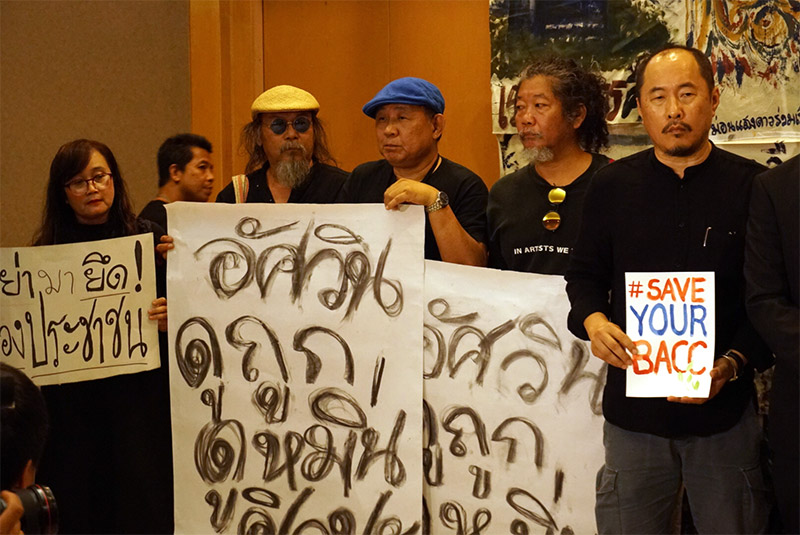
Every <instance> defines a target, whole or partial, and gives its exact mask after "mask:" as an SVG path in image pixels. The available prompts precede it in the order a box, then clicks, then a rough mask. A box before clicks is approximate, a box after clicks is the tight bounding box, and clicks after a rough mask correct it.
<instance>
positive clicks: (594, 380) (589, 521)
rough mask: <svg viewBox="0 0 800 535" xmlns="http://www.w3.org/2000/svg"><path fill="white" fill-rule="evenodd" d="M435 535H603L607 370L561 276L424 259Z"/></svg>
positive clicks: (428, 456)
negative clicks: (577, 319)
mask: <svg viewBox="0 0 800 535" xmlns="http://www.w3.org/2000/svg"><path fill="white" fill-rule="evenodd" d="M425 303H426V311H425V360H424V370H425V405H424V407H425V414H424V421H425V432H424V434H423V448H424V449H423V463H424V470H425V480H426V485H425V500H426V507H427V514H426V518H427V519H429V520H428V521H429V522H430V532H431V533H442V534H444V533H448V534H449V533H461V534H466V533H516V534H524V533H531V534H532V533H545V532H546V533H553V534H558V533H560V534H567V533H595V532H596V527H595V519H594V507H593V504H594V500H595V492H594V481H595V474H596V473H597V470H598V469H599V468H600V466H602V464H603V417H602V416H601V415H600V413H601V407H600V400H601V396H602V390H603V385H604V384H605V371H606V370H605V364H604V363H603V362H602V361H600V359H597V358H594V357H591V355H590V353H589V348H588V346H587V344H586V343H585V342H583V341H581V340H578V339H576V338H575V337H573V336H572V335H571V334H570V333H569V331H568V330H567V313H568V312H569V301H568V300H567V296H566V292H565V283H564V279H563V278H562V277H558V276H552V275H535V274H529V273H516V272H510V271H496V270H489V269H481V268H471V267H465V266H457V265H453V264H444V263H440V262H426V268H425Z"/></svg>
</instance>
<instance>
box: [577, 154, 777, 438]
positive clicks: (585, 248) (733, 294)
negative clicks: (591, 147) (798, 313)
mask: <svg viewBox="0 0 800 535" xmlns="http://www.w3.org/2000/svg"><path fill="white" fill-rule="evenodd" d="M763 169H764V168H763V166H761V165H760V164H758V163H756V162H754V161H752V160H746V159H744V158H741V157H739V156H736V155H734V154H731V153H729V152H726V151H723V150H721V149H719V148H717V147H713V148H712V150H711V153H710V154H709V156H708V158H706V160H705V161H703V162H702V163H700V164H699V165H697V166H694V167H690V168H688V169H686V171H685V173H684V177H683V179H681V178H680V177H678V176H677V175H676V174H675V173H674V172H673V171H672V169H670V168H669V167H667V166H666V165H664V164H662V163H661V162H659V161H658V159H657V158H656V157H655V154H654V152H653V149H650V150H646V151H643V152H640V153H637V154H634V155H632V156H629V157H627V158H624V159H622V160H619V161H617V162H614V163H612V164H610V165H608V166H606V167H604V168H603V169H601V170H600V171H598V172H597V174H596V175H595V177H594V180H593V182H592V185H591V186H590V188H589V191H588V193H587V197H586V201H585V204H584V215H583V222H582V226H581V232H580V235H579V238H578V242H577V244H576V246H575V250H574V251H573V253H572V255H571V258H570V264H569V267H568V269H567V274H566V279H567V293H568V294H569V298H570V302H571V305H572V310H571V311H570V314H569V320H568V321H569V328H570V330H571V331H572V332H573V333H574V334H575V335H576V336H579V337H581V338H583V339H588V336H587V334H586V330H585V328H584V326H583V321H584V320H585V319H586V317H587V316H589V315H590V314H592V313H594V312H603V313H604V314H606V316H608V318H609V319H610V320H611V321H612V322H614V323H616V324H617V325H619V326H620V327H621V328H622V329H623V330H625V291H624V289H625V288H624V285H625V273H626V272H635V271H643V272H648V271H691V272H696V271H713V272H715V278H716V326H715V327H716V347H715V349H714V354H715V355H720V354H721V353H723V352H724V351H726V350H728V349H737V350H739V351H740V352H741V353H743V354H744V355H745V356H746V357H747V358H748V359H749V360H750V362H751V363H752V364H753V365H755V366H757V367H759V368H765V367H767V366H768V365H769V360H770V356H769V352H768V350H766V346H765V345H764V343H763V341H762V340H761V338H760V337H759V336H758V335H757V334H756V332H755V331H754V330H753V327H752V325H751V324H750V322H749V321H748V320H747V316H746V314H745V309H744V278H743V274H742V266H743V260H744V233H745V227H746V223H747V209H748V203H749V197H750V188H751V184H752V180H753V177H754V176H755V175H756V174H757V173H759V172H760V171H762V170H763ZM609 292H610V298H609ZM752 394H753V384H752V369H751V367H750V366H748V368H747V370H746V371H744V372H743V377H742V379H741V380H739V381H735V382H732V383H727V384H726V385H725V386H724V387H723V389H722V390H721V391H720V393H719V394H718V395H717V396H716V397H715V398H714V399H712V400H710V401H709V402H707V403H705V404H703V405H685V404H678V403H670V402H668V401H666V399H664V398H626V397H625V370H622V369H620V368H616V367H609V372H608V379H607V382H606V388H605V392H604V396H603V413H604V415H605V417H606V419H607V420H608V421H609V422H611V423H613V424H614V425H617V426H619V427H622V428H624V429H627V430H630V431H638V432H647V433H653V434H656V435H661V436H683V435H700V436H705V435H709V434H713V433H716V432H720V431H724V430H726V429H728V428H730V427H731V426H733V425H734V424H735V423H736V422H737V421H738V420H739V417H740V416H741V414H742V411H743V410H744V407H745V406H746V404H747V403H748V402H750V401H751V399H752Z"/></svg>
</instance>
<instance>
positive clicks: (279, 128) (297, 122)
mask: <svg viewBox="0 0 800 535" xmlns="http://www.w3.org/2000/svg"><path fill="white" fill-rule="evenodd" d="M289 124H291V125H292V128H294V131H295V132H297V133H298V134H302V133H303V132H306V131H308V129H309V128H311V119H309V118H308V117H305V116H303V115H301V116H300V117H295V119H294V121H292V122H291V123H289V122H287V121H286V119H281V118H280V117H278V118H276V119H273V120H272V122H271V123H269V129H270V130H272V133H273V134H276V135H278V136H279V135H281V134H283V133H284V132H286V126H287V125H289Z"/></svg>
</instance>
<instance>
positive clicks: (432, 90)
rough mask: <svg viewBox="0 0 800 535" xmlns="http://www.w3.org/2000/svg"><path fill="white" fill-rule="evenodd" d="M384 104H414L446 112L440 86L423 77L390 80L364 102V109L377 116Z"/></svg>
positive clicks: (367, 112)
mask: <svg viewBox="0 0 800 535" xmlns="http://www.w3.org/2000/svg"><path fill="white" fill-rule="evenodd" d="M384 104H413V105H415V106H425V107H426V108H430V109H432V110H433V111H435V112H436V113H444V97H443V96H442V92H441V91H439V88H438V87H436V86H435V85H433V84H432V83H430V82H429V81H427V80H423V79H422V78H411V77H408V78H398V79H397V80H394V81H393V82H389V83H388V84H386V86H385V87H384V88H383V89H381V90H380V91H378V94H377V95H375V96H374V97H372V100H370V101H369V102H367V103H366V104H364V107H363V108H362V111H363V112H364V113H365V114H367V115H368V116H369V117H372V118H373V119H374V118H375V114H376V113H378V109H379V108H380V107H381V106H383V105H384Z"/></svg>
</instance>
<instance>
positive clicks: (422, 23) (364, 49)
mask: <svg viewBox="0 0 800 535" xmlns="http://www.w3.org/2000/svg"><path fill="white" fill-rule="evenodd" d="M191 13H192V117H193V122H192V128H193V131H195V132H198V133H201V134H205V135H207V136H208V137H209V138H210V139H211V140H212V142H213V143H214V145H215V154H216V159H217V168H218V171H217V173H216V174H217V190H218V189H219V188H221V187H222V186H224V185H225V184H226V183H227V182H228V181H229V180H230V177H231V176H232V175H233V174H236V173H240V172H242V171H243V169H244V163H245V158H244V156H243V155H242V154H241V153H240V152H238V136H239V131H240V130H241V127H242V126H243V125H244V124H245V123H246V122H247V121H248V120H249V107H250V103H251V101H252V100H253V98H255V96H256V95H258V93H260V92H261V91H263V89H264V88H268V87H272V86H275V85H278V84H291V85H295V86H298V87H301V88H303V89H306V90H307V91H310V92H311V93H312V94H314V96H316V97H317V100H319V102H320V106H321V109H320V117H321V118H322V119H323V121H325V124H326V127H327V132H328V135H329V141H330V144H331V149H332V152H333V154H334V156H335V157H336V158H337V160H338V161H339V165H340V166H341V167H342V168H344V169H347V170H350V169H352V168H353V167H355V166H356V165H358V164H360V163H362V162H365V161H369V160H375V159H378V158H380V154H379V153H378V150H377V146H376V141H375V133H374V123H373V121H372V120H371V119H369V118H368V117H366V116H365V115H364V114H363V113H362V112H361V107H362V106H363V105H364V103H366V102H367V101H368V100H369V99H370V98H371V97H372V96H373V95H374V94H375V93H376V92H377V91H378V90H379V89H380V88H381V87H383V86H384V85H385V84H387V83H388V82H389V81H391V80H393V79H395V78H399V77H401V76H419V77H422V78H426V79H428V80H430V81H431V82H433V83H434V84H436V85H437V86H438V87H439V88H440V89H441V90H442V93H443V94H444V97H445V101H446V111H445V116H446V118H447V126H446V128H445V135H444V138H443V140H442V143H441V146H440V148H441V152H442V154H444V155H445V156H446V157H448V158H450V159H452V160H454V161H456V162H459V163H461V164H463V165H465V166H467V167H469V168H470V169H472V170H473V171H475V172H476V173H478V174H479V175H480V176H481V177H482V178H483V179H484V180H485V181H486V182H487V183H488V184H491V183H493V182H494V181H495V180H496V179H497V178H498V176H497V175H498V172H499V171H498V169H499V166H498V152H497V142H496V140H495V138H494V136H493V135H492V133H491V116H490V114H491V92H490V88H489V79H490V70H489V59H490V45H489V6H488V3H487V2H483V1H476V0H444V1H437V2H413V1H388V0H374V1H371V0H360V1H323V0H307V1H302V2H286V1H284V0H263V1H262V2H235V1H233V2H229V1H223V0H210V1H203V2H193V3H192V12H191ZM259 16H261V17H263V18H261V19H260V20H256V19H257V18H258V17H259ZM262 36H263V40H262V41H261V42H263V47H262V48H260V51H261V53H260V54H259V53H258V52H259V50H257V49H256V47H257V43H258V42H259V39H261V38H262ZM248 47H250V48H248ZM255 76H260V79H259V80H260V82H261V83H260V84H259V83H257V82H256V81H254V80H253V79H252V78H253V77H255ZM219 80H221V84H220V83H218V81H219Z"/></svg>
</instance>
